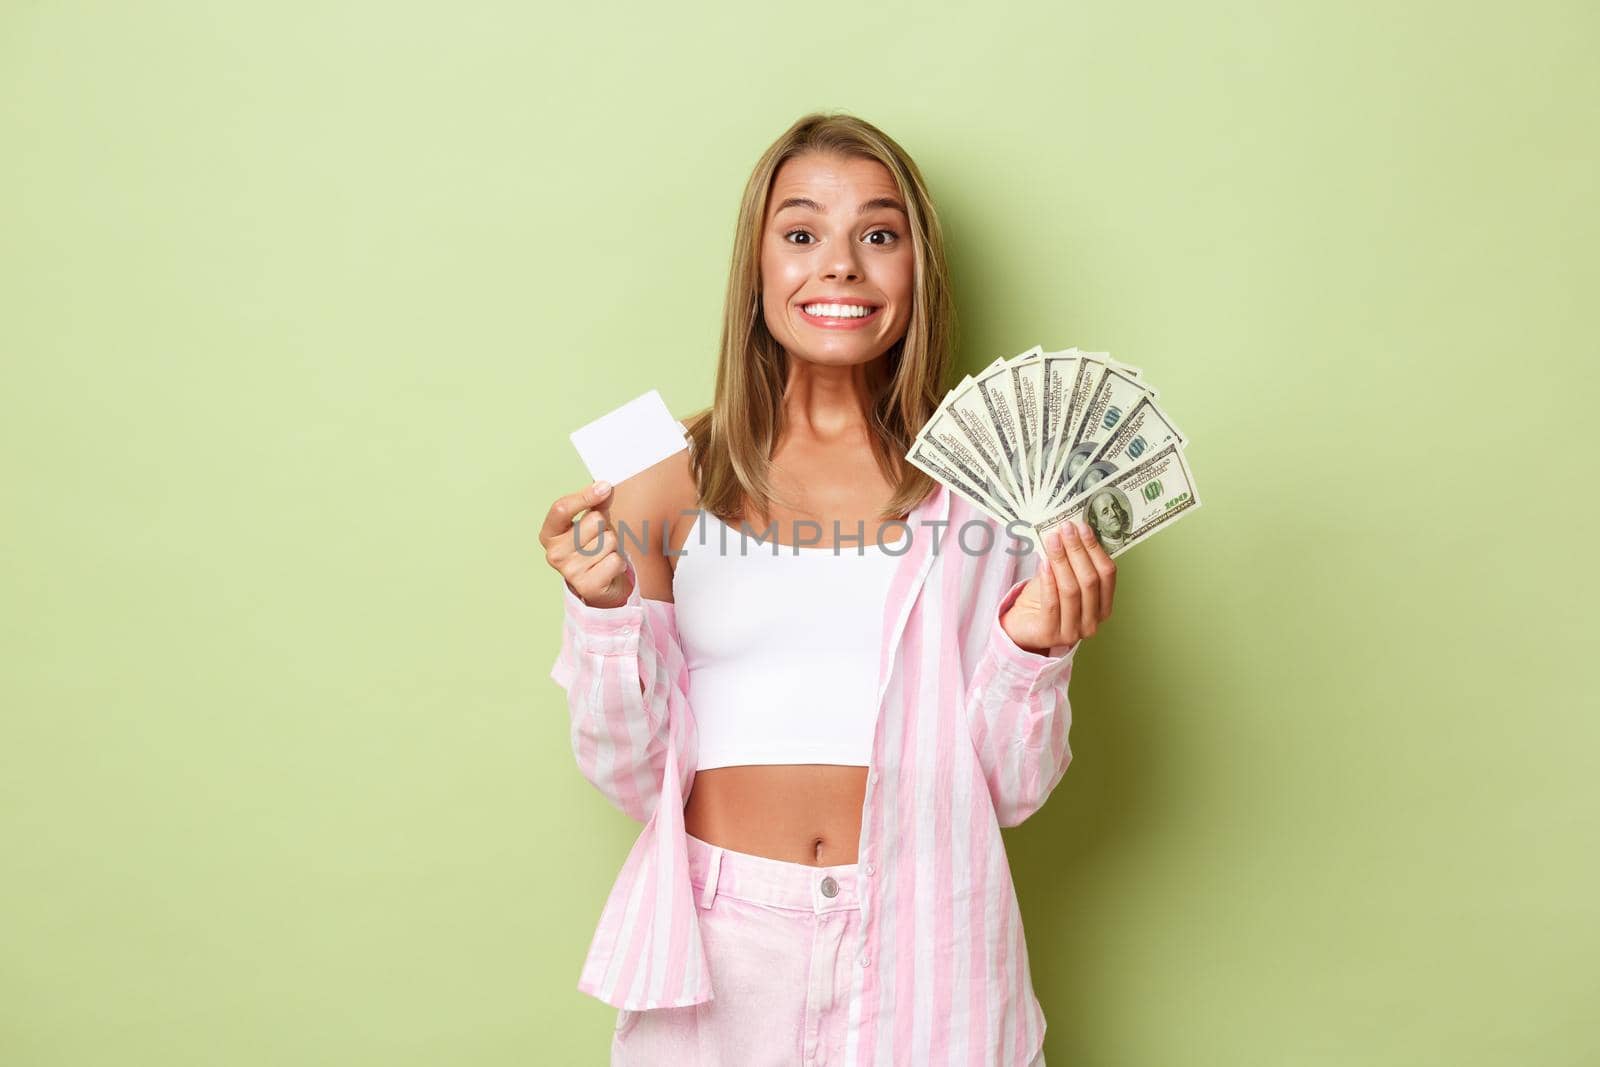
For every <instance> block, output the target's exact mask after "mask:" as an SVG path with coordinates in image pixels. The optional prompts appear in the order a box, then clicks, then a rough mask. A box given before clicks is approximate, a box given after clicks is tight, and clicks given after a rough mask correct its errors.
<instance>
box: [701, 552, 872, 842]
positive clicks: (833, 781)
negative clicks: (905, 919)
mask: <svg viewBox="0 0 1600 1067" xmlns="http://www.w3.org/2000/svg"><path fill="white" fill-rule="evenodd" d="M869 525H870V524H869ZM852 532H853V531H852ZM687 536H688V534H687V533H686V532H685V533H679V532H677V531H674V533H673V543H674V544H677V545H681V544H682V543H683V541H684V540H686V539H687ZM866 536H867V537H869V538H879V537H881V538H883V539H884V541H885V542H886V543H892V542H894V541H896V540H897V539H899V538H901V537H902V536H903V530H900V529H893V528H891V529H887V530H884V531H882V532H881V533H880V532H878V531H874V530H869V531H868V532H867V534H866ZM779 543H780V544H783V543H784V542H779ZM824 547H826V546H824ZM851 551H856V549H855V548H852V549H851ZM673 562H674V565H675V561H673ZM874 710H875V709H874ZM866 795H867V768H866V767H863V766H846V765H843V764H829V763H770V764H768V763H763V764H743V765H739V766H731V767H709V768H707V769H705V770H702V771H696V772H695V776H694V781H693V782H692V783H691V784H690V788H689V799H688V802H687V803H686V804H685V805H684V809H683V823H684V829H685V830H687V831H688V832H689V833H691V834H693V835H694V836H696V837H698V838H700V839H701V840H702V841H708V842H710V843H711V844H713V845H721V846H722V847H723V848H727V849H732V850H733V851H735V852H748V853H751V854H753V855H756V856H767V857H769V858H772V859H780V860H787V861H788V862H790V863H805V864H809V865H811V866H816V867H831V866H836V865H838V864H842V863H855V862H856V854H857V851H858V849H859V848H860V845H861V809H862V805H863V804H864V803H865V801H866Z"/></svg>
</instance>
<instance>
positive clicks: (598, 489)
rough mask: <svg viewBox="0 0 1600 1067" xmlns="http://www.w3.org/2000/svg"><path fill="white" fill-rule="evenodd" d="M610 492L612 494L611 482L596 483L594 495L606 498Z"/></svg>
mask: <svg viewBox="0 0 1600 1067" xmlns="http://www.w3.org/2000/svg"><path fill="white" fill-rule="evenodd" d="M609 492H611V483H610V482H595V483H594V495H595V496H605V495H606V494H607V493H609Z"/></svg>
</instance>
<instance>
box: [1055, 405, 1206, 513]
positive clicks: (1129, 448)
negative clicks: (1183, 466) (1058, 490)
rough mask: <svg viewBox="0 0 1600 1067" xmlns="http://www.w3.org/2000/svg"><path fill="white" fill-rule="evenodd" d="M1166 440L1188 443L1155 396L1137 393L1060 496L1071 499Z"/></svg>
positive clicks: (1181, 444) (1136, 460) (1180, 445)
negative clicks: (1109, 434) (1137, 395)
mask: <svg viewBox="0 0 1600 1067" xmlns="http://www.w3.org/2000/svg"><path fill="white" fill-rule="evenodd" d="M1169 441H1176V442H1177V443H1178V446H1179V447H1180V448H1181V447H1182V446H1184V445H1186V444H1188V443H1189V442H1188V439H1187V438H1185V437H1184V436H1183V433H1182V432H1181V431H1180V430H1179V429H1178V427H1177V426H1175V425H1174V424H1173V422H1172V419H1171V418H1170V417H1169V416H1168V415H1167V413H1166V412H1164V411H1162V410H1161V407H1160V406H1159V405H1158V404H1157V403H1156V402H1155V398H1154V397H1152V396H1142V397H1140V398H1139V402H1138V403H1137V404H1135V405H1134V406H1133V410H1132V411H1130V412H1128V414H1127V415H1126V416H1124V417H1123V418H1122V420H1121V421H1120V422H1118V423H1117V428H1116V429H1115V430H1113V431H1112V432H1111V436H1110V437H1108V438H1107V439H1106V440H1105V441H1103V442H1102V443H1101V444H1100V447H1099V448H1097V449H1096V450H1095V451H1094V452H1093V453H1092V454H1091V455H1090V456H1089V458H1088V459H1087V460H1086V461H1085V462H1084V463H1083V464H1082V467H1081V470H1080V471H1079V473H1078V476H1077V477H1076V478H1074V479H1073V480H1072V483H1071V485H1070V486H1068V488H1067V490H1066V493H1065V495H1064V497H1063V499H1066V500H1070V499H1072V498H1074V497H1076V496H1078V495H1079V494H1080V493H1083V492H1086V491H1088V490H1089V489H1092V488H1094V487H1095V486H1096V485H1098V484H1099V483H1100V482H1103V481H1105V480H1106V479H1107V478H1109V477H1110V476H1111V475H1113V474H1115V473H1117V471H1119V470H1121V469H1122V468H1124V467H1126V466H1128V465H1130V464H1132V463H1137V462H1138V461H1139V459H1140V458H1141V457H1142V456H1144V454H1145V453H1147V452H1149V451H1152V450H1153V449H1157V448H1160V447H1161V446H1162V445H1164V444H1167V443H1168V442H1169Z"/></svg>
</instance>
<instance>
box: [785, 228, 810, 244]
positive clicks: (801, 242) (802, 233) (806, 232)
mask: <svg viewBox="0 0 1600 1067" xmlns="http://www.w3.org/2000/svg"><path fill="white" fill-rule="evenodd" d="M796 234H801V235H803V236H806V237H810V236H811V233H810V232H809V231H807V230H790V231H789V232H788V233H786V234H784V235H783V239H784V240H785V241H789V238H791V237H793V236H795V235H796ZM789 243H790V244H810V243H811V242H810V241H789Z"/></svg>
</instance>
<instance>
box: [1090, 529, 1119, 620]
mask: <svg viewBox="0 0 1600 1067" xmlns="http://www.w3.org/2000/svg"><path fill="white" fill-rule="evenodd" d="M1083 536H1084V542H1085V544H1084V547H1085V548H1087V549H1088V550H1089V562H1090V563H1092V564H1094V569H1095V573H1096V574H1098V575H1100V620H1101V621H1102V622H1104V621H1105V620H1106V619H1107V618H1109V617H1110V616H1111V601H1112V600H1113V599H1115V598H1116V595H1117V561H1116V560H1114V559H1112V558H1111V557H1110V556H1108V555H1106V550H1105V547H1104V546H1103V545H1101V544H1100V536H1099V535H1098V534H1096V533H1095V532H1094V528H1093V527H1091V526H1090V525H1089V524H1088V523H1085V524H1084V526H1083Z"/></svg>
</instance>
